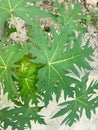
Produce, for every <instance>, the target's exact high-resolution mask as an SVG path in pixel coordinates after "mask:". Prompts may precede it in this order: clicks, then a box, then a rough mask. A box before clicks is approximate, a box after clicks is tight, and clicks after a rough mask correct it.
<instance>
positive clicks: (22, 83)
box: [14, 55, 41, 105]
mask: <svg viewBox="0 0 98 130" xmlns="http://www.w3.org/2000/svg"><path fill="white" fill-rule="evenodd" d="M30 60H31V58H30V56H27V55H25V56H24V57H23V58H22V59H21V60H20V61H19V62H18V63H17V65H18V67H17V68H16V69H15V70H14V71H15V73H16V74H17V77H18V79H17V78H16V79H14V80H15V81H16V82H17V85H18V93H19V95H20V97H21V99H22V101H24V103H25V104H29V102H30V101H31V100H32V104H35V105H37V104H38V103H39V101H40V100H41V96H40V95H39V94H38V91H37V87H36V84H37V80H38V79H37V75H38V68H39V65H38V64H35V63H32V62H31V61H30Z"/></svg>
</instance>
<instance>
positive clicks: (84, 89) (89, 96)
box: [53, 75, 98, 126]
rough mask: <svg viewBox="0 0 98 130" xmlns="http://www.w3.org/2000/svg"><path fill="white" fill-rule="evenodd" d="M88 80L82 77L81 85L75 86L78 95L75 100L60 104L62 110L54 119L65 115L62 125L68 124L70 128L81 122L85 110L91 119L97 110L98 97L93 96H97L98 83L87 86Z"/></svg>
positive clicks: (86, 76)
mask: <svg viewBox="0 0 98 130" xmlns="http://www.w3.org/2000/svg"><path fill="white" fill-rule="evenodd" d="M87 80H88V75H85V76H84V77H82V80H81V81H80V83H79V84H77V85H76V86H75V88H76V94H75V95H74V99H72V100H70V101H65V102H63V103H61V104H59V105H60V106H62V108H61V110H60V111H58V112H57V113H56V114H55V115H54V116H53V118H56V117H59V116H62V115H65V119H64V120H63V121H62V123H66V124H68V125H70V126H71V125H72V124H73V123H74V122H76V121H79V120H80V117H81V115H82V113H83V110H85V113H86V116H87V118H89V119H90V118H91V113H92V111H93V112H95V109H96V105H95V104H98V96H97V97H94V96H93V95H94V94H96V92H95V90H98V82H96V81H92V82H91V84H90V85H89V86H87Z"/></svg>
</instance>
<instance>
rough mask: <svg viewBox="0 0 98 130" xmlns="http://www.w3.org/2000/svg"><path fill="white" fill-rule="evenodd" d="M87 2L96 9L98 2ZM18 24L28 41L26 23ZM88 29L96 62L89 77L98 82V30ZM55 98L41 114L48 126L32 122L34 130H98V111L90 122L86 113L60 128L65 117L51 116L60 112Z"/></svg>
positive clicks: (13, 37)
mask: <svg viewBox="0 0 98 130" xmlns="http://www.w3.org/2000/svg"><path fill="white" fill-rule="evenodd" d="M60 1H61V0H60ZM63 1H64V0H63ZM63 1H62V2H63ZM86 2H87V4H91V5H93V6H94V7H96V4H97V2H98V1H97V0H87V1H86ZM48 22H49V21H48ZM17 24H18V27H19V30H20V31H21V33H20V34H21V39H22V40H24V41H25V40H26V39H27V35H26V28H25V23H24V22H23V21H22V20H20V19H19V18H17ZM10 26H13V22H11V24H10ZM23 27H24V28H23ZM87 28H88V33H86V34H85V35H84V37H83V42H85V41H86V40H87V39H90V43H91V45H92V46H93V48H94V50H95V53H94V62H93V63H92V67H93V71H91V74H90V77H89V81H91V80H92V79H95V80H98V29H97V28H95V27H94V26H93V25H88V27H87ZM11 39H13V40H15V41H18V40H19V39H18V37H17V33H14V34H12V35H11ZM53 97H54V101H53V102H50V104H49V105H48V107H47V108H46V109H43V110H42V111H41V114H43V115H44V116H45V120H46V122H47V125H40V124H35V123H34V122H32V130H98V110H97V111H96V114H95V115H93V116H92V118H91V120H88V119H87V118H86V117H85V113H84V114H83V116H82V118H81V120H80V122H77V123H75V124H74V125H73V126H72V127H69V126H65V125H62V126H60V123H61V121H62V119H63V117H61V118H57V119H53V120H51V116H52V115H53V114H54V113H55V112H56V111H58V108H57V104H56V101H55V96H53ZM1 99H2V100H3V101H4V100H5V104H6V105H9V102H8V101H7V100H6V97H3V98H2V95H1ZM60 101H63V97H61V99H60ZM12 105H13V104H12ZM3 107H4V106H3ZM7 130H11V128H10V127H9V128H8V129H7ZM28 130H29V129H28Z"/></svg>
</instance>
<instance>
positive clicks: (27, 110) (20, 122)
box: [0, 106, 45, 130]
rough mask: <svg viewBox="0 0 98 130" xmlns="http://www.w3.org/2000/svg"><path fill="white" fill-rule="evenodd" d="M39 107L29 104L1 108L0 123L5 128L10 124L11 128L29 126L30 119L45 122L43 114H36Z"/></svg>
mask: <svg viewBox="0 0 98 130" xmlns="http://www.w3.org/2000/svg"><path fill="white" fill-rule="evenodd" d="M39 109H40V108H36V107H29V106H21V107H14V108H9V107H6V108H3V109H1V110H0V124H2V123H3V125H2V127H3V129H7V128H8V127H9V126H11V128H12V130H16V129H18V130H24V129H26V128H28V127H29V128H31V120H34V122H38V123H40V124H42V123H43V124H45V122H44V120H43V116H41V115H38V114H37V113H38V112H39Z"/></svg>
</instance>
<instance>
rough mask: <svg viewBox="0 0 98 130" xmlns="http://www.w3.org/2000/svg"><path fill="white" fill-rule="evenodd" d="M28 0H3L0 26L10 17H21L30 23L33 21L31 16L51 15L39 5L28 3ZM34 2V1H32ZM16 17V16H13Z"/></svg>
mask: <svg viewBox="0 0 98 130" xmlns="http://www.w3.org/2000/svg"><path fill="white" fill-rule="evenodd" d="M27 2H28V0H1V1H0V28H2V26H3V25H4V23H5V21H8V20H9V18H10V17H12V18H13V16H15V17H20V18H22V19H23V20H24V21H25V22H27V23H28V24H30V23H32V20H31V19H30V17H31V18H38V17H39V18H41V17H50V16H51V15H50V14H49V13H48V12H45V11H44V10H41V9H40V8H39V7H37V6H30V5H28V4H27ZM32 2H33V1H32ZM13 19H14V18H13Z"/></svg>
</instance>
